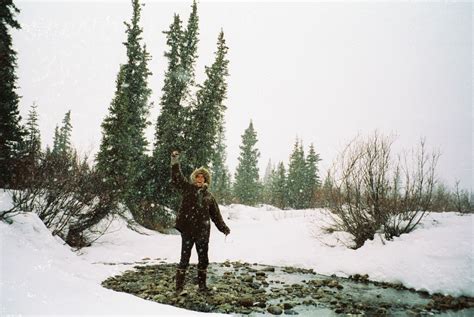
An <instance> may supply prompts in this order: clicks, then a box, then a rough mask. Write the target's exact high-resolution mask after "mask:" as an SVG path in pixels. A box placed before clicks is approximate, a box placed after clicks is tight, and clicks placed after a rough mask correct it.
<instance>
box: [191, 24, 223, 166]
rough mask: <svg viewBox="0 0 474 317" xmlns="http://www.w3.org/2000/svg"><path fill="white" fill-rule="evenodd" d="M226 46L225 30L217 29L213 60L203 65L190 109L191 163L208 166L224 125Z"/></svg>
mask: <svg viewBox="0 0 474 317" xmlns="http://www.w3.org/2000/svg"><path fill="white" fill-rule="evenodd" d="M227 50H228V47H227V46H226V43H225V38H224V32H223V31H221V32H220V33H219V37H218V40H217V51H216V52H215V60H214V63H213V64H212V66H211V67H206V75H207V78H206V80H205V81H204V84H203V85H202V86H201V87H200V90H199V91H198V93H197V105H196V107H195V108H194V109H193V110H192V112H191V126H192V130H191V131H192V132H191V135H190V139H189V148H190V149H191V151H192V153H193V158H194V160H193V162H192V163H193V165H194V166H195V167H199V166H209V163H210V160H211V158H212V156H213V151H214V144H216V138H217V134H218V133H219V129H220V128H221V126H222V125H223V121H224V119H223V118H224V112H225V109H226V107H225V105H224V100H225V98H226V95H227V82H226V77H227V76H228V75H229V72H228V64H229V61H228V60H227V59H226V55H227Z"/></svg>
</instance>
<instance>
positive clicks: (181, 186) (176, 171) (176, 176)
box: [171, 151, 191, 192]
mask: <svg viewBox="0 0 474 317" xmlns="http://www.w3.org/2000/svg"><path fill="white" fill-rule="evenodd" d="M171 184H173V186H174V187H175V188H176V189H178V190H179V191H181V192H182V191H184V190H185V189H186V188H187V187H189V186H191V184H190V183H189V182H188V180H187V179H186V177H184V175H183V172H182V171H181V166H180V164H179V152H178V151H173V153H171Z"/></svg>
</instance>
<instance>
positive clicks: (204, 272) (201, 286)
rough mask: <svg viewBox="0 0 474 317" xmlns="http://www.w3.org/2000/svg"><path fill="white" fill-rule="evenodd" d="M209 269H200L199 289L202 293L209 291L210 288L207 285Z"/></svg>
mask: <svg viewBox="0 0 474 317" xmlns="http://www.w3.org/2000/svg"><path fill="white" fill-rule="evenodd" d="M206 278H207V270H206V269H204V270H198V286H199V291H200V292H202V293H207V292H208V291H209V289H208V288H207V286H206Z"/></svg>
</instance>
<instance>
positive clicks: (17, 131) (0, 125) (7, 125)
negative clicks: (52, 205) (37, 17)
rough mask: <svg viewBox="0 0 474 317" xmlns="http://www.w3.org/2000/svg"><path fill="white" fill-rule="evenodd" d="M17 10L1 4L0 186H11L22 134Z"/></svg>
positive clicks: (9, 0) (9, 1) (6, 1)
mask: <svg viewBox="0 0 474 317" xmlns="http://www.w3.org/2000/svg"><path fill="white" fill-rule="evenodd" d="M19 12H20V10H18V8H17V7H16V6H15V5H14V4H13V1H12V0H2V2H1V4H0V78H1V79H0V188H10V187H12V186H14V184H13V183H14V178H15V175H14V174H15V173H16V169H17V168H16V166H17V165H18V164H17V163H18V160H19V158H20V156H21V155H22V154H21V153H20V152H21V147H22V141H23V137H24V134H25V131H24V128H23V126H22V125H21V117H20V113H19V110H18V103H19V99H20V98H19V96H18V95H17V93H16V92H15V90H16V88H17V86H16V80H17V77H16V74H15V69H16V66H17V64H16V52H15V51H14V50H13V45H12V38H11V35H10V30H9V29H10V28H14V29H20V25H19V24H18V22H17V21H16V19H15V15H16V14H17V13H19Z"/></svg>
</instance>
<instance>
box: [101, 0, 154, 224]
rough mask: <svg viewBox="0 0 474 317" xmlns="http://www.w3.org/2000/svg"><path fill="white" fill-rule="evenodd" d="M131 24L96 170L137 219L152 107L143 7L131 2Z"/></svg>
mask: <svg viewBox="0 0 474 317" xmlns="http://www.w3.org/2000/svg"><path fill="white" fill-rule="evenodd" d="M132 8H133V14H132V19H131V22H130V23H128V22H124V24H125V26H126V31H125V32H126V34H127V41H126V42H125V43H124V45H125V47H126V51H127V62H126V63H125V64H123V65H121V66H120V70H119V74H118V76H117V81H116V92H115V96H114V99H113V100H112V103H111V106H110V107H109V114H108V115H107V117H106V118H105V119H104V121H103V123H102V129H103V136H102V142H101V147H100V150H99V153H98V155H97V167H98V170H99V171H101V172H102V173H103V175H104V181H105V182H106V183H108V184H109V185H111V186H113V188H114V189H115V190H116V191H117V192H118V193H119V196H120V198H121V200H122V201H123V202H125V203H126V204H127V206H128V207H129V208H130V209H131V210H132V212H133V213H134V217H135V219H136V220H138V221H140V220H141V219H137V218H139V217H141V216H142V215H138V214H137V211H138V206H137V205H138V204H139V201H140V200H141V199H142V198H143V197H142V190H141V189H142V188H141V187H142V185H145V184H144V181H143V180H144V174H143V172H144V171H145V167H146V157H145V150H146V147H147V140H146V138H145V133H144V132H145V128H146V127H147V125H148V124H149V122H148V119H147V116H148V111H149V108H150V105H149V102H148V99H149V97H150V95H151V90H150V89H149V88H148V77H149V76H150V75H151V72H150V71H149V69H148V61H149V60H150V56H149V54H148V52H147V50H146V46H145V45H142V37H141V34H142V32H143V30H142V28H141V27H140V25H139V23H140V16H141V5H140V3H139V1H138V0H132Z"/></svg>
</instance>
